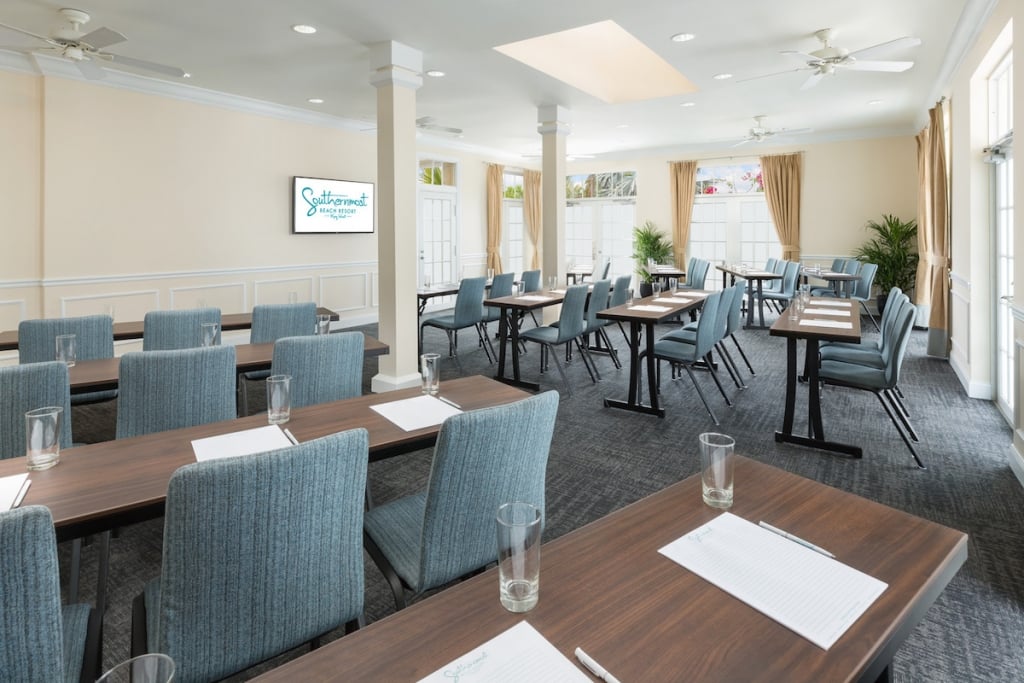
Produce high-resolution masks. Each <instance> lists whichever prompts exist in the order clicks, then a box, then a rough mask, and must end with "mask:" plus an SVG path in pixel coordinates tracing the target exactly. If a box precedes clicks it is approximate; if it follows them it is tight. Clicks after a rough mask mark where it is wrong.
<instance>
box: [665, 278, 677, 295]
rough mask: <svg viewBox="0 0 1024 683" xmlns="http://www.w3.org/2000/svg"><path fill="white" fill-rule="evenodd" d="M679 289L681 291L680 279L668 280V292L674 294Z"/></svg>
mask: <svg viewBox="0 0 1024 683" xmlns="http://www.w3.org/2000/svg"><path fill="white" fill-rule="evenodd" d="M677 289H679V278H677V277H670V278H669V279H668V291H670V292H674V291H676V290H677Z"/></svg>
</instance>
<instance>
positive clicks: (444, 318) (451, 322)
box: [423, 315, 455, 330]
mask: <svg viewBox="0 0 1024 683" xmlns="http://www.w3.org/2000/svg"><path fill="white" fill-rule="evenodd" d="M423 327H440V328H442V329H445V330H454V329H455V316H454V315H439V316H436V317H433V318H427V319H426V320H424V321H423Z"/></svg>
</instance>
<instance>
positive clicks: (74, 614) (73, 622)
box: [61, 605, 92, 683]
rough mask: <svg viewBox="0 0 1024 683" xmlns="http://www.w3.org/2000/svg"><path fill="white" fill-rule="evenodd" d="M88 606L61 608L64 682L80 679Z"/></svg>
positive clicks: (87, 621)
mask: <svg viewBox="0 0 1024 683" xmlns="http://www.w3.org/2000/svg"><path fill="white" fill-rule="evenodd" d="M91 610H92V608H91V607H90V606H89V605H66V606H65V607H63V608H61V617H62V619H63V630H64V680H65V681H68V682H69V683H71V682H72V681H78V680H80V679H81V677H82V662H83V660H84V658H85V639H86V634H87V633H88V632H89V612H90V611H91Z"/></svg>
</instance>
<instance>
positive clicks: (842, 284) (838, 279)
mask: <svg viewBox="0 0 1024 683" xmlns="http://www.w3.org/2000/svg"><path fill="white" fill-rule="evenodd" d="M803 272H804V281H805V282H806V280H807V276H811V277H816V278H819V279H821V280H824V281H825V282H827V283H829V285H831V286H832V288H833V289H836V290H837V291H838V293H839V295H840V296H842V297H843V298H845V299H849V298H850V283H851V282H857V281H858V280H860V275H851V274H849V273H836V272H834V271H831V270H823V271H821V272H818V273H815V272H813V271H811V272H808V271H807V270H806V269H804V271H803Z"/></svg>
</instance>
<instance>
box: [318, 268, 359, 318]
mask: <svg viewBox="0 0 1024 683" xmlns="http://www.w3.org/2000/svg"><path fill="white" fill-rule="evenodd" d="M317 302H318V303H319V304H320V305H321V306H325V307H327V308H329V309H331V310H332V311H334V312H336V313H348V312H350V311H363V310H365V309H366V308H368V307H369V306H370V273H369V272H363V273H343V274H341V275H321V276H320V294H319V297H318V298H317Z"/></svg>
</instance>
